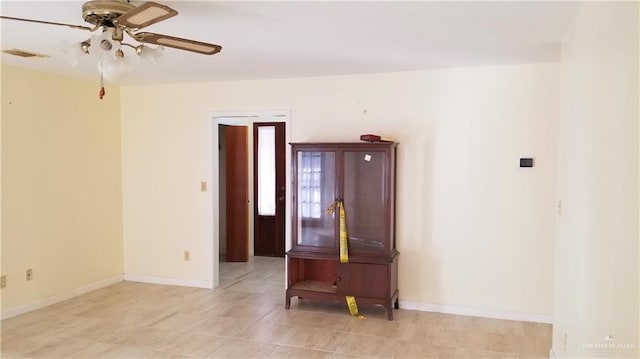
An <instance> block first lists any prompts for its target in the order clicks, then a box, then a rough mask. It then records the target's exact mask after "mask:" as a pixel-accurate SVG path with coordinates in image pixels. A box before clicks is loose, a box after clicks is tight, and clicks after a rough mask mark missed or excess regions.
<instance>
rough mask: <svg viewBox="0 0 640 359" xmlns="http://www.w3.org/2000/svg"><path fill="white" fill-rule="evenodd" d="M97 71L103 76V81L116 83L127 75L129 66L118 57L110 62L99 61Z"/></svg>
mask: <svg viewBox="0 0 640 359" xmlns="http://www.w3.org/2000/svg"><path fill="white" fill-rule="evenodd" d="M98 71H100V72H101V73H102V74H103V75H104V78H105V79H107V80H109V81H113V82H116V81H118V80H120V79H121V78H123V77H124V75H126V74H127V72H128V71H129V66H127V63H126V62H125V60H124V58H121V57H119V58H116V59H112V60H105V61H100V62H99V63H98Z"/></svg>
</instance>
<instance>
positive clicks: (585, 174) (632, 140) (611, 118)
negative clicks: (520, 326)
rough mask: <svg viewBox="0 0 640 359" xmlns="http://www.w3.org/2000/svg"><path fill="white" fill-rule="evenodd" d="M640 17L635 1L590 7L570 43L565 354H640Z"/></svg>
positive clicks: (558, 299)
mask: <svg viewBox="0 0 640 359" xmlns="http://www.w3.org/2000/svg"><path fill="white" fill-rule="evenodd" d="M638 18H639V16H638V3H637V2H627V3H587V4H585V5H584V7H583V8H582V10H581V12H580V13H579V14H578V16H577V17H576V20H575V24H574V25H573V27H572V29H571V31H570V33H569V34H568V35H567V38H566V41H565V42H564V44H563V49H562V64H561V73H562V80H561V86H562V115H561V120H560V126H559V173H558V194H559V198H560V199H561V200H562V215H561V216H559V217H558V236H557V240H556V246H555V252H556V259H555V293H554V297H555V300H554V317H555V318H554V323H553V348H554V352H555V353H556V356H558V357H604V356H607V357H625V358H627V357H628V358H631V357H634V358H637V357H638V355H639V351H638V349H639V348H638V347H639V344H640V343H639V342H638V334H639V332H638V321H637V320H636V319H637V318H638V315H639V310H638V306H639V304H638V303H639V302H640V297H639V295H638V290H639V283H640V278H639V275H638V238H639V230H638V215H639V213H638V212H639V211H638V201H637V198H638V195H639V193H638V180H639V178H638V177H639V176H638V169H639V166H638V163H639V160H640V158H639V156H638V139H639V137H638V114H639V112H638V104H639V103H638V97H639V91H638V64H639V62H638V61H639V58H638V50H639V36H638V32H639V27H638V26H639V23H638ZM608 335H611V336H613V340H609V341H606V340H605V339H604V338H605V337H606V336H608ZM565 343H566V344H565ZM603 345H605V346H609V345H613V346H617V345H622V346H624V345H633V346H634V348H633V349H628V348H624V347H622V348H614V350H611V349H601V348H598V347H597V346H603Z"/></svg>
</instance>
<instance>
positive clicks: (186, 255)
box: [184, 251, 191, 261]
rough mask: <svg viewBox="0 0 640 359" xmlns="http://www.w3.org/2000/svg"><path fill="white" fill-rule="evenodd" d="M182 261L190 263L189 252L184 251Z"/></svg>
mask: <svg viewBox="0 0 640 359" xmlns="http://www.w3.org/2000/svg"><path fill="white" fill-rule="evenodd" d="M184 260H185V261H190V260H191V252H189V251H184Z"/></svg>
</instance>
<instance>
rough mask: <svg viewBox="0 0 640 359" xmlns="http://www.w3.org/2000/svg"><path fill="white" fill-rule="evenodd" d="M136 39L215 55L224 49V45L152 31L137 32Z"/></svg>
mask: <svg viewBox="0 0 640 359" xmlns="http://www.w3.org/2000/svg"><path fill="white" fill-rule="evenodd" d="M135 39H136V40H138V41H140V42H145V43H148V44H155V45H162V46H167V47H173V48H174V49H179V50H186V51H193V52H197V53H200V54H204V55H214V54H217V53H218V52H220V50H222V46H220V45H215V44H209V43H206V42H200V41H195V40H188V39H183V38H180V37H173V36H167V35H161V34H154V33H152V32H140V33H137V34H135Z"/></svg>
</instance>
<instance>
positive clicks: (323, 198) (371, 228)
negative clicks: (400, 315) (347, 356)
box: [286, 142, 398, 320]
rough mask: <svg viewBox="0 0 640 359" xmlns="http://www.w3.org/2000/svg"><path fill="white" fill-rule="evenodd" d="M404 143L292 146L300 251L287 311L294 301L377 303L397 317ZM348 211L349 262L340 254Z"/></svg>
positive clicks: (291, 263) (294, 258) (292, 268)
mask: <svg viewBox="0 0 640 359" xmlns="http://www.w3.org/2000/svg"><path fill="white" fill-rule="evenodd" d="M396 147H397V143H393V142H358V143H292V144H291V149H292V157H291V162H292V206H291V215H292V221H291V223H292V226H293V228H292V242H293V243H292V248H291V250H290V251H288V252H287V268H288V269H287V275H288V277H287V278H288V279H287V290H286V308H287V309H289V307H290V304H291V297H296V296H297V297H299V298H304V299H305V300H331V301H345V296H354V297H355V299H356V301H357V304H358V306H359V307H361V309H362V308H364V307H366V305H370V304H377V305H382V306H384V307H385V308H386V309H387V317H388V319H389V320H393V308H394V307H395V308H398V251H397V250H396V248H395V164H396ZM337 200H338V201H342V203H343V204H344V209H345V217H346V231H347V234H348V263H342V262H341V261H340V255H339V249H340V245H339V237H340V220H339V211H337V210H336V211H335V212H334V213H333V214H329V213H328V212H327V208H329V207H330V206H331V205H332V204H333V203H335V202H336V201H337Z"/></svg>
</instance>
